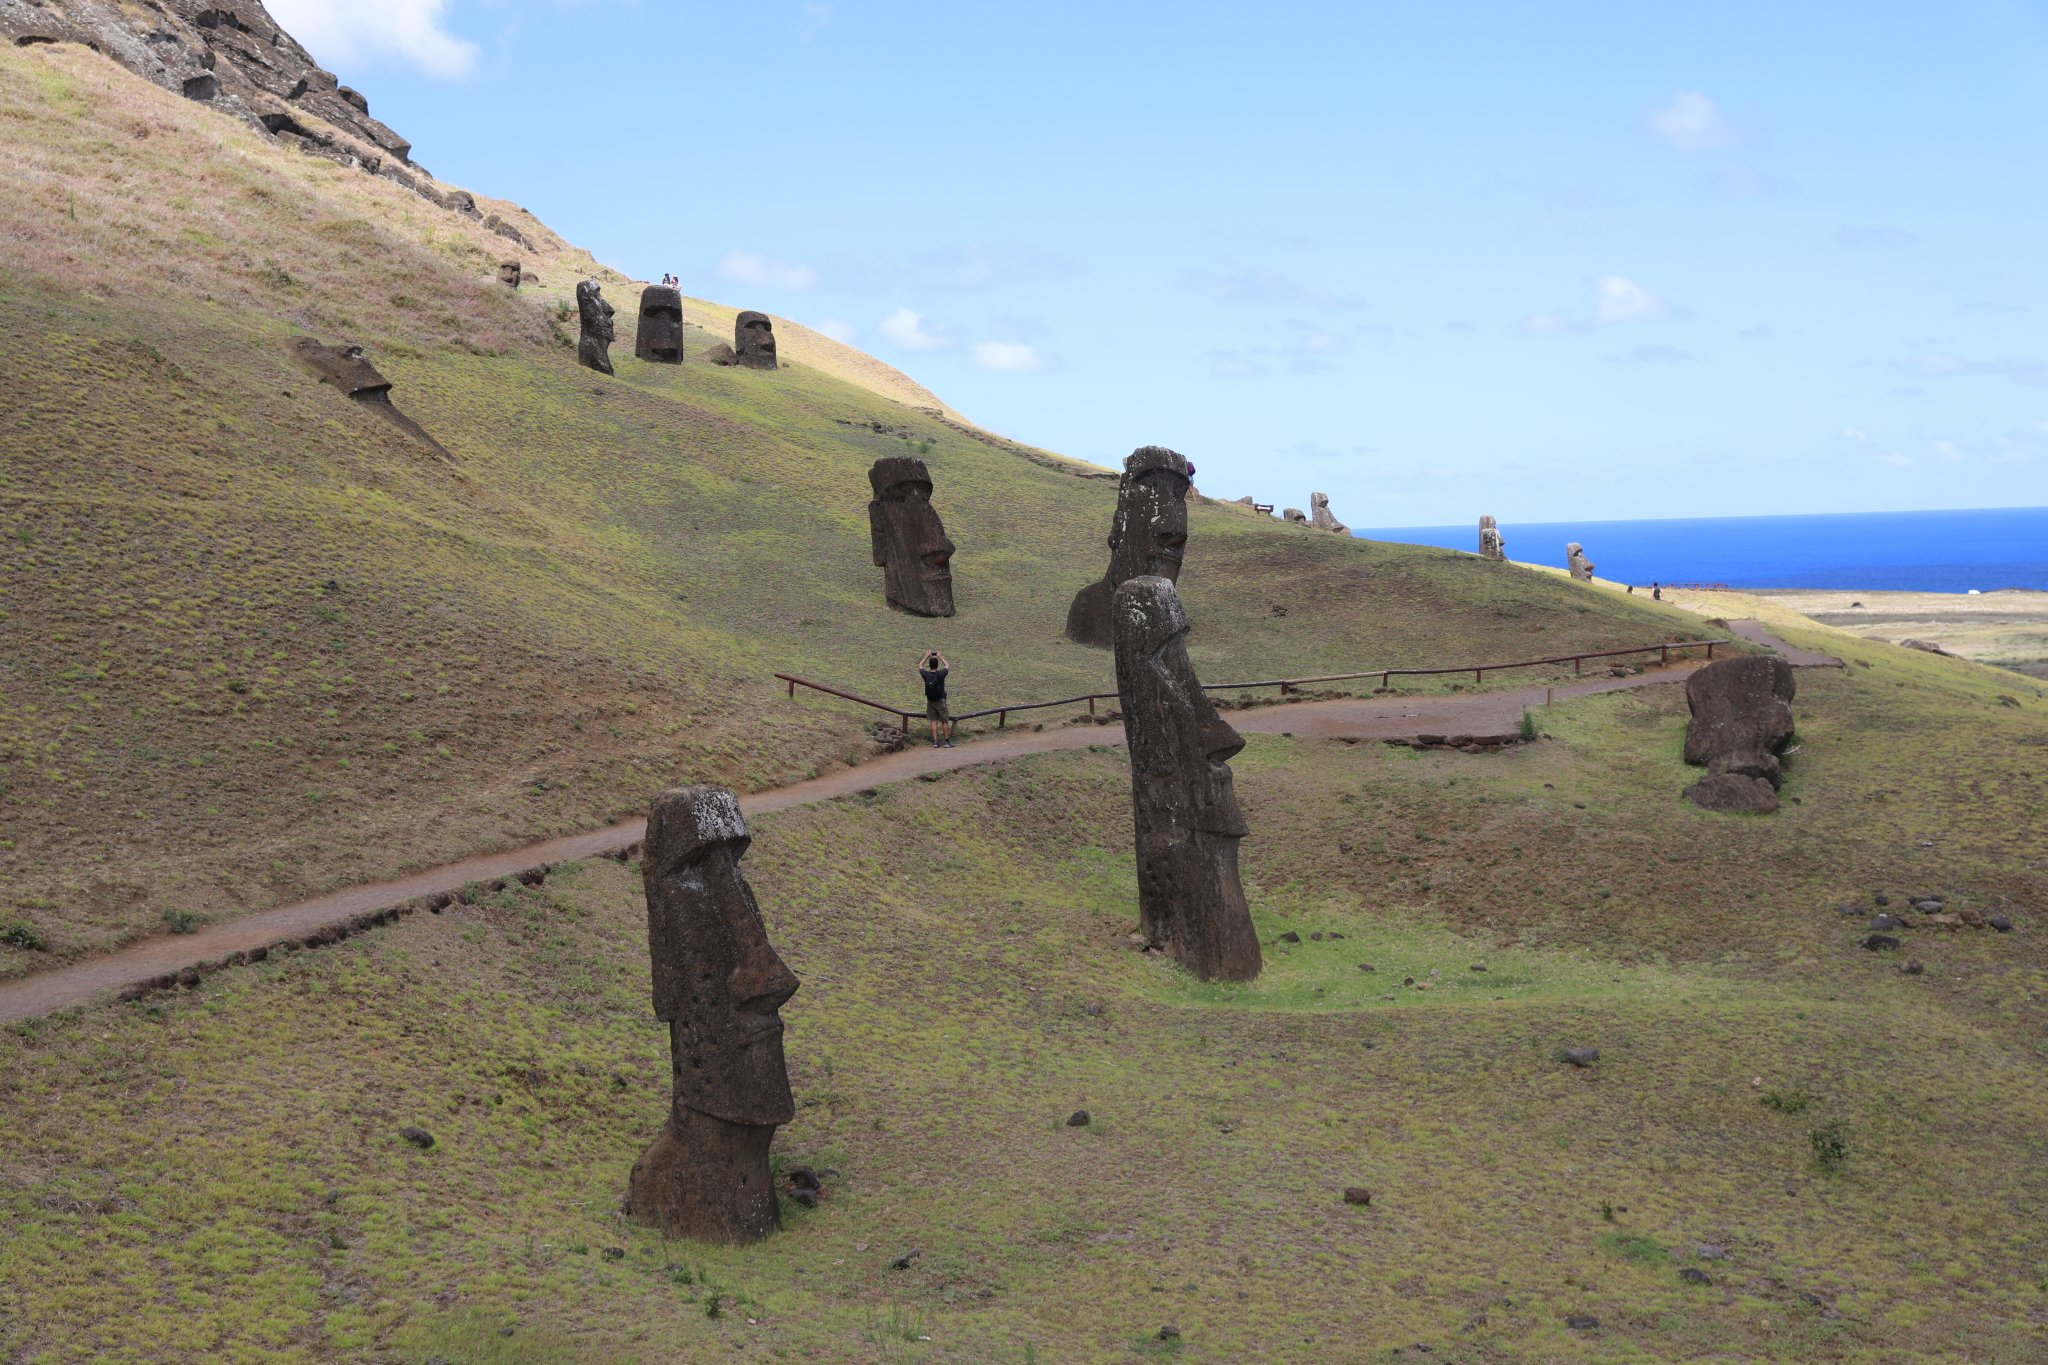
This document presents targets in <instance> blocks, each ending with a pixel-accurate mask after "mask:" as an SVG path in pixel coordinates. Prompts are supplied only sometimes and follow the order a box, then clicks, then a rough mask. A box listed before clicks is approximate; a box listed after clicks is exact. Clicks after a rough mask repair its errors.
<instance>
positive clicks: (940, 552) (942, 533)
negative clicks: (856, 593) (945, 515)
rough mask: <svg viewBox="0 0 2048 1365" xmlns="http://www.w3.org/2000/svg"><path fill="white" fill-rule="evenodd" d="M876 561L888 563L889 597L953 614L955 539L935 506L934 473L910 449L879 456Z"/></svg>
mask: <svg viewBox="0 0 2048 1365" xmlns="http://www.w3.org/2000/svg"><path fill="white" fill-rule="evenodd" d="M868 483H869V484H870V485H871V486H872V487H873V488H874V490H875V501H874V503H873V504H871V512H870V515H871V517H872V518H873V519H874V526H875V531H876V535H875V562H876V563H877V564H878V565H881V566H882V567H884V568H886V569H888V571H889V577H888V595H889V600H890V601H892V602H895V603H896V604H897V605H898V606H901V607H905V608H907V609H909V610H911V611H914V612H917V613H919V614H921V615H926V616H950V615H952V614H953V568H952V564H953V550H954V545H953V542H952V541H951V540H950V539H948V538H947V536H946V526H945V523H944V522H943V521H941V520H940V519H939V513H938V510H937V509H936V508H934V507H933V506H932V476H931V471H930V470H929V469H928V468H926V467H925V462H924V461H923V460H920V459H916V458H914V457H911V456H907V455H892V456H888V457H886V458H884V459H880V460H877V461H875V463H874V467H873V468H871V469H869V470H868Z"/></svg>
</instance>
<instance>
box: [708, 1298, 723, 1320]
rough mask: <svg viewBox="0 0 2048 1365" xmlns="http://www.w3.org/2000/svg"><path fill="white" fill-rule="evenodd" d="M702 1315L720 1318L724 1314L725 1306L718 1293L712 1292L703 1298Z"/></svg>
mask: <svg viewBox="0 0 2048 1365" xmlns="http://www.w3.org/2000/svg"><path fill="white" fill-rule="evenodd" d="M704 1316H705V1317H707V1318H722V1317H724V1316H725V1307H724V1305H723V1303H722V1302H721V1301H720V1299H719V1296H718V1295H716V1294H712V1295H710V1296H708V1297H707V1298H706V1299H705V1300H704Z"/></svg>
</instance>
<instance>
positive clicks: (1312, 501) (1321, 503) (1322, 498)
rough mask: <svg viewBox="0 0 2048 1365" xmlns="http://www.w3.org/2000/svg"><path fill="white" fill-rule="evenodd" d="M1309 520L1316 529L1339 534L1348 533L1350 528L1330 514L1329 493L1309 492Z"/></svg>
mask: <svg viewBox="0 0 2048 1365" xmlns="http://www.w3.org/2000/svg"><path fill="white" fill-rule="evenodd" d="M1308 509H1309V522H1310V524H1311V525H1313V526H1314V527H1315V528H1316V529H1317V530H1318V531H1335V532H1337V533H1338V534H1339V535H1347V536H1348V535H1350V534H1351V528H1350V527H1349V526H1346V525H1345V524H1344V523H1343V522H1341V521H1339V520H1337V518H1335V517H1333V516H1331V515H1330V495H1329V494H1328V493H1311V494H1309V495H1308Z"/></svg>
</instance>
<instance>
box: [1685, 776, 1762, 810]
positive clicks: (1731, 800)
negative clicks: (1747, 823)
mask: <svg viewBox="0 0 2048 1365" xmlns="http://www.w3.org/2000/svg"><path fill="white" fill-rule="evenodd" d="M1680 795H1682V796H1683V797H1684V798H1685V799H1686V800H1688V801H1690V802H1692V803H1693V804H1694V805H1695V806H1698V807H1699V808H1700V809H1701V810H1710V811H1714V812H1715V813H1717V814H1720V815H1737V814H1741V813H1742V812H1745V811H1752V812H1755V813H1757V814H1760V815H1767V814H1769V813H1770V812H1772V811H1774V810H1776V809H1777V808H1778V793H1777V791H1776V790H1775V789H1773V788H1772V786H1771V784H1770V783H1769V782H1766V781H1765V780H1764V779H1762V778H1760V777H1744V776H1741V775H1740V774H1737V773H1726V774H1723V775H1721V776H1719V777H1709V778H1704V779H1702V780H1701V781H1698V782H1695V783H1693V784H1692V785H1691V786H1690V787H1687V788H1686V789H1685V790H1684V791H1683V792H1681V793H1680Z"/></svg>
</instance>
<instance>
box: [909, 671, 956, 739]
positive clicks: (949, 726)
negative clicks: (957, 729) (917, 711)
mask: <svg viewBox="0 0 2048 1365" xmlns="http://www.w3.org/2000/svg"><path fill="white" fill-rule="evenodd" d="M952 671H953V666H952V665H951V664H949V663H947V662H946V656H945V655H943V654H941V653H939V651H937V650H936V649H934V650H928V651H926V653H925V656H924V660H923V662H921V663H920V664H918V666H917V676H918V677H920V678H922V679H924V717H925V719H926V720H927V721H929V722H930V723H931V731H932V747H933V748H934V749H950V748H952V747H953V716H952V713H951V712H949V711H947V710H946V675H947V674H948V673H950V672H952Z"/></svg>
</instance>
